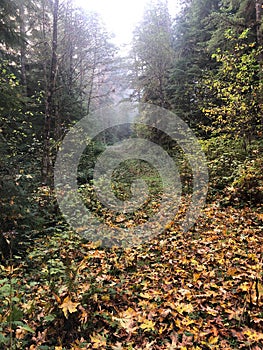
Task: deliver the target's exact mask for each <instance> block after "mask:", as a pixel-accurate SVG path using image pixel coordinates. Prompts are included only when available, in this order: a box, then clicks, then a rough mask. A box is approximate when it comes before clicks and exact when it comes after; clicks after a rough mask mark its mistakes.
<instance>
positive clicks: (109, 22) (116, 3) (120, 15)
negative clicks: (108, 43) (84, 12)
mask: <svg viewBox="0 0 263 350" xmlns="http://www.w3.org/2000/svg"><path fill="white" fill-rule="evenodd" d="M147 2H149V1H148V0H75V3H76V4H77V5H78V6H81V7H83V8H86V9H88V10H89V9H90V10H95V11H96V12H99V13H100V14H101V16H102V18H103V20H104V22H105V24H106V26H107V29H108V31H110V32H113V33H114V34H115V35H116V39H115V40H114V41H115V43H116V44H119V45H122V44H128V43H129V42H130V41H131V39H132V31H133V29H134V26H135V25H136V23H137V22H138V21H139V20H140V19H141V18H142V14H143V9H144V6H145V4H146V3H147ZM168 3H169V10H170V14H171V15H172V16H174V15H175V14H176V12H178V5H177V0H168Z"/></svg>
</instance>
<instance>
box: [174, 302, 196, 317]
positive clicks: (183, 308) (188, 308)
mask: <svg viewBox="0 0 263 350" xmlns="http://www.w3.org/2000/svg"><path fill="white" fill-rule="evenodd" d="M175 310H176V311H177V312H178V313H179V314H183V312H187V313H190V312H193V311H194V307H193V305H192V304H184V303H181V304H179V305H177V306H176V308H175Z"/></svg>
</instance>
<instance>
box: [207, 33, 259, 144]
mask: <svg viewBox="0 0 263 350" xmlns="http://www.w3.org/2000/svg"><path fill="white" fill-rule="evenodd" d="M247 34H248V30H245V31H244V32H243V33H242V34H240V35H239V36H238V37H237V38H236V37H235V36H233V34H232V33H231V32H230V31H228V32H227V33H226V37H227V39H228V40H230V42H231V43H232V49H231V51H223V52H221V50H220V49H218V51H217V53H216V54H214V55H213V57H214V58H215V59H216V60H217V62H219V63H220V64H221V66H220V68H219V70H218V73H217V76H216V77H212V78H207V79H205V80H204V82H203V83H202V85H203V86H204V89H205V90H206V91H209V90H210V91H211V92H210V94H211V95H212V96H213V101H212V102H211V99H209V93H208V94H207V93H206V91H205V92H204V94H203V97H204V99H203V102H202V103H205V104H206V107H204V108H203V112H204V113H205V115H206V116H207V117H208V119H209V121H210V122H209V124H208V125H207V126H206V127H205V128H206V130H207V131H212V133H213V134H215V135H220V134H222V133H225V134H227V135H229V136H230V137H232V138H233V135H235V136H236V137H241V138H242V139H243V141H244V143H245V146H246V143H247V142H248V141H249V140H251V139H252V138H255V137H256V136H257V135H259V133H260V132H261V128H262V124H261V121H262V105H261V101H260V96H261V93H262V82H261V80H260V73H259V72H260V65H259V62H258V57H259V52H260V50H261V48H260V49H258V50H257V49H256V47H255V44H254V43H247Z"/></svg>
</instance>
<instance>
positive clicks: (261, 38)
mask: <svg viewBox="0 0 263 350" xmlns="http://www.w3.org/2000/svg"><path fill="white" fill-rule="evenodd" d="M262 6H263V0H256V23H257V43H258V45H259V46H261V45H262V43H263V33H262V28H261V24H262V23H261V22H262V11H263V9H262Z"/></svg>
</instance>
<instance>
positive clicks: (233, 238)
mask: <svg viewBox="0 0 263 350" xmlns="http://www.w3.org/2000/svg"><path fill="white" fill-rule="evenodd" d="M262 232H263V214H262V212H260V208H258V210H255V209H250V208H243V209H240V208H238V209H237V208H233V207H230V206H228V207H225V208H222V207H220V206H219V205H217V204H209V205H207V207H206V208H205V209H204V210H203V212H202V215H201V217H200V218H199V220H198V223H197V224H196V225H195V227H194V228H193V229H192V230H191V232H188V233H181V232H179V230H178V228H177V226H176V224H175V223H171V225H168V226H167V229H166V231H165V232H164V233H163V234H161V235H160V236H158V237H155V238H154V239H152V241H151V242H148V243H146V244H144V245H142V246H139V247H137V248H129V249H124V250H121V249H120V248H118V247H116V248H112V249H102V248H101V247H100V246H99V244H96V243H87V242H83V241H81V240H80V238H79V237H78V236H76V235H74V234H73V233H71V232H67V233H63V228H62V229H61V232H60V231H59V230H58V229H57V231H56V232H55V233H54V232H53V233H52V232H51V233H50V235H48V236H47V237H44V238H42V239H39V240H38V241H37V242H36V243H35V247H33V248H32V249H31V251H29V255H28V260H27V261H26V262H19V259H18V258H15V257H14V263H13V265H12V266H11V267H10V266H5V267H4V266H2V267H1V270H2V271H1V276H2V277H1V278H2V279H1V281H0V294H1V299H2V300H3V301H2V302H1V305H0V309H1V315H0V321H1V322H0V323H1V325H0V334H1V337H0V343H1V344H3V345H1V346H2V348H3V349H13V348H14V349H30V350H34V349H55V350H62V349H72V350H73V349H74V350H77V349H83V348H84V349H115V350H117V349H143V350H145V349H168V350H172V349H253V350H258V349H262V348H263V345H262V344H263V332H262V330H263V276H262V265H263V264H262V263H263V261H262V259H263V254H262V253H263V235H262ZM1 346H0V347H1Z"/></svg>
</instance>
